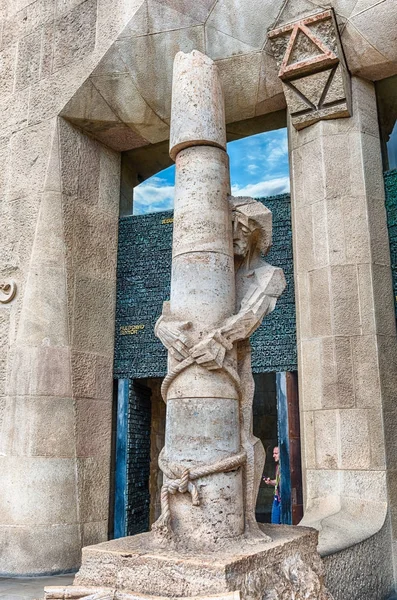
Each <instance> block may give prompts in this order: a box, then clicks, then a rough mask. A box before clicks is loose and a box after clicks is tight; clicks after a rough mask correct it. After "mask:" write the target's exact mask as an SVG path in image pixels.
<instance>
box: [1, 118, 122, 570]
mask: <svg viewBox="0 0 397 600" xmlns="http://www.w3.org/2000/svg"><path fill="white" fill-rule="evenodd" d="M119 165H120V161H119V155H118V154H117V153H115V152H113V151H111V150H109V149H108V148H106V147H105V146H103V145H101V144H99V143H98V142H96V141H94V140H92V139H89V138H88V137H86V136H85V135H84V134H82V133H81V132H79V131H77V130H76V129H74V128H73V127H72V126H71V125H69V124H68V123H66V122H64V121H63V120H60V119H59V120H58V119H52V120H50V121H47V122H44V123H43V124H40V125H38V126H32V127H30V128H27V129H26V130H24V131H22V132H19V133H17V134H15V136H14V137H13V139H12V142H11V151H10V161H9V165H8V168H7V169H6V170H5V173H4V177H5V179H6V182H7V187H6V190H5V193H4V196H3V198H2V205H1V211H2V212H1V217H2V222H4V223H5V231H4V238H5V239H4V241H5V244H4V246H5V251H4V252H3V253H2V255H1V260H0V267H1V268H0V270H1V273H2V275H3V276H4V275H5V274H9V276H11V277H12V279H13V280H15V281H16V283H17V292H16V295H15V299H14V300H13V301H12V302H10V303H9V304H7V305H4V307H3V306H1V308H0V323H2V322H3V319H4V317H5V316H6V315H7V318H8V320H9V323H10V328H9V335H8V337H7V338H5V336H4V337H3V336H0V337H1V344H0V346H2V345H3V343H4V342H5V344H4V345H5V346H6V350H7V355H6V358H7V360H6V382H5V388H4V390H2V391H1V394H0V480H1V482H2V492H1V494H0V528H1V536H0V537H1V541H2V544H0V556H1V560H0V572H1V573H2V574H10V575H22V574H29V575H38V574H43V573H48V572H52V573H54V572H60V571H66V570H72V569H76V568H77V567H78V565H79V562H80V552H81V547H82V545H88V544H92V543H96V542H99V541H104V540H106V539H107V532H108V522H107V520H108V503H109V474H110V445H111V407H112V362H113V335H114V305H115V279H116V252H117V225H118V197H119Z"/></svg>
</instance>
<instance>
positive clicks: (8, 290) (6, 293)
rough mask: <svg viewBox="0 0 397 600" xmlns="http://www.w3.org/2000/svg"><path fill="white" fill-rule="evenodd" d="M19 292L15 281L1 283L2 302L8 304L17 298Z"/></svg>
mask: <svg viewBox="0 0 397 600" xmlns="http://www.w3.org/2000/svg"><path fill="white" fill-rule="evenodd" d="M16 293H17V284H16V283H15V281H12V280H11V281H9V282H7V283H0V304H8V302H11V300H13V299H14V298H15V294H16Z"/></svg>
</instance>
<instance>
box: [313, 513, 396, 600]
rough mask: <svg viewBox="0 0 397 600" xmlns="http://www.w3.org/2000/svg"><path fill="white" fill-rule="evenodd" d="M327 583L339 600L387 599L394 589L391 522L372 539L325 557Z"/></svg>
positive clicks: (387, 520) (387, 522)
mask: <svg viewBox="0 0 397 600" xmlns="http://www.w3.org/2000/svg"><path fill="white" fill-rule="evenodd" d="M323 563H324V575H325V583H326V585H327V588H328V590H329V591H330V592H331V594H332V595H333V597H334V599H335V600H345V598H349V600H363V599H364V598H365V600H379V599H383V598H384V599H387V598H389V597H390V596H391V594H392V592H393V590H394V581H393V569H392V565H391V563H390V522H389V517H387V519H386V522H385V524H384V526H383V527H382V529H381V530H380V531H379V532H378V533H376V534H375V535H374V536H372V537H370V538H369V539H367V540H365V541H363V542H361V543H360V544H356V545H354V546H351V547H350V548H347V549H346V550H342V551H341V552H337V553H335V554H332V555H330V556H326V557H324V558H323Z"/></svg>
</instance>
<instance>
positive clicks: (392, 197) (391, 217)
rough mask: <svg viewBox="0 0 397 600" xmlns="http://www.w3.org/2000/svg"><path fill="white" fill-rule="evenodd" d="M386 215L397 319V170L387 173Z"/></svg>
mask: <svg viewBox="0 0 397 600" xmlns="http://www.w3.org/2000/svg"><path fill="white" fill-rule="evenodd" d="M385 191H386V214H387V227H388V229H389V240H390V257H391V269H392V275H393V291H394V306H395V313H396V318H397V169H393V170H392V171H387V172H386V173H385Z"/></svg>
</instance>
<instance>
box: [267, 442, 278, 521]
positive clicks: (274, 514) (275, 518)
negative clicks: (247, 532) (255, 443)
mask: <svg viewBox="0 0 397 600" xmlns="http://www.w3.org/2000/svg"><path fill="white" fill-rule="evenodd" d="M273 458H274V461H275V463H276V472H275V474H274V479H270V477H264V478H263V481H264V482H265V483H266V485H273V486H274V497H273V505H272V517H271V522H272V523H276V524H277V525H280V524H281V496H280V463H279V461H280V450H279V447H278V446H275V447H274V448H273Z"/></svg>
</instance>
